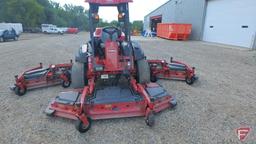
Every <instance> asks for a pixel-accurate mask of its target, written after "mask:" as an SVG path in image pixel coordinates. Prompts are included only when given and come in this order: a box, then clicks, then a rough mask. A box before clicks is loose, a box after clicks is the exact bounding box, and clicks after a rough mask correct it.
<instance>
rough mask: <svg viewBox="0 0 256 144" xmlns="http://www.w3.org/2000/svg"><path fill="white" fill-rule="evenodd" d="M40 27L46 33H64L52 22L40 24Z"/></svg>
mask: <svg viewBox="0 0 256 144" xmlns="http://www.w3.org/2000/svg"><path fill="white" fill-rule="evenodd" d="M41 29H42V32H43V33H46V34H64V31H63V30H62V29H60V28H58V27H57V26H56V25H53V24H42V25H41Z"/></svg>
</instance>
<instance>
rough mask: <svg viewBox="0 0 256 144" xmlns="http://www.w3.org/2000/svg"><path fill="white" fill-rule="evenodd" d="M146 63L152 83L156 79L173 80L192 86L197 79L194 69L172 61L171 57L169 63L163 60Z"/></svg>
mask: <svg viewBox="0 0 256 144" xmlns="http://www.w3.org/2000/svg"><path fill="white" fill-rule="evenodd" d="M148 63H149V65H150V72H151V76H150V79H151V81H152V82H156V81H157V79H173V80H182V81H185V82H186V83H187V84H189V85H192V84H193V83H194V82H195V81H196V80H197V79H198V77H197V76H196V75H195V67H190V66H189V65H186V64H185V63H182V62H179V61H174V60H173V58H172V57H171V58H170V63H168V62H166V61H165V60H148Z"/></svg>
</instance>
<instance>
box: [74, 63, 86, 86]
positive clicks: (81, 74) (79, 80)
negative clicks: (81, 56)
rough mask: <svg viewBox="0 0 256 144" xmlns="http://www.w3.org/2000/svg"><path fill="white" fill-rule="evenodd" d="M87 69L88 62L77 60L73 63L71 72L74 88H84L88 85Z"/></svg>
mask: <svg viewBox="0 0 256 144" xmlns="http://www.w3.org/2000/svg"><path fill="white" fill-rule="evenodd" d="M87 69H88V68H87V63H79V62H75V63H74V64H73V66H72V72H71V81H72V87H73V88H75V89H77V88H83V87H84V86H85V85H88V79H87Z"/></svg>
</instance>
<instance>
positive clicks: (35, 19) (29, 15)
mask: <svg viewBox="0 0 256 144" xmlns="http://www.w3.org/2000/svg"><path fill="white" fill-rule="evenodd" d="M3 1H5V2H3V3H4V7H3V9H2V10H3V11H4V16H3V20H2V21H5V22H18V23H22V24H23V25H24V26H37V25H38V24H40V23H41V20H42V17H44V13H43V10H44V8H43V7H42V6H41V5H39V4H38V3H37V2H36V1H35V0H3Z"/></svg>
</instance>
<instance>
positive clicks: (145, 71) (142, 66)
mask: <svg viewBox="0 0 256 144" xmlns="http://www.w3.org/2000/svg"><path fill="white" fill-rule="evenodd" d="M137 81H138V82H139V83H148V82H150V68H149V64H148V62H147V60H146V59H141V60H138V61H137Z"/></svg>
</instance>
